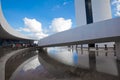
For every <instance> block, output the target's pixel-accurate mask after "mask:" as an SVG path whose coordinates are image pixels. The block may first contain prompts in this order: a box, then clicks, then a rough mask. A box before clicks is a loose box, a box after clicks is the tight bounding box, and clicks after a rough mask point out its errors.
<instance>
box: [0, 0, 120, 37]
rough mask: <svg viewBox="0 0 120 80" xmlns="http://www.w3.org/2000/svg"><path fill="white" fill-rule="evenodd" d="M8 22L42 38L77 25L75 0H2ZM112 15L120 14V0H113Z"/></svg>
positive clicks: (26, 33)
mask: <svg viewBox="0 0 120 80" xmlns="http://www.w3.org/2000/svg"><path fill="white" fill-rule="evenodd" d="M1 1H2V9H3V13H4V16H5V18H6V19H7V21H8V23H9V24H10V25H11V26H12V27H13V28H14V29H16V30H17V31H19V32H21V33H23V34H25V35H27V36H30V37H35V38H42V37H45V36H48V35H51V34H53V33H56V32H60V31H64V30H67V29H70V28H74V27H75V26H76V21H75V8H74V0H20V1H18V0H1ZM110 4H111V8H112V16H113V17H118V16H120V0H111V3H110Z"/></svg>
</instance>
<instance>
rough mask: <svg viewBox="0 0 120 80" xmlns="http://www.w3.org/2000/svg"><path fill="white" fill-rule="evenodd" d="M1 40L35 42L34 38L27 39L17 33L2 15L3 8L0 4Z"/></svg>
mask: <svg viewBox="0 0 120 80" xmlns="http://www.w3.org/2000/svg"><path fill="white" fill-rule="evenodd" d="M0 38H3V39H27V40H33V39H32V38H29V37H26V36H24V35H22V34H20V33H19V32H17V31H15V30H14V29H13V28H12V27H10V25H9V24H8V23H7V21H6V19H5V18H4V16H3V13H2V7H1V4H0Z"/></svg>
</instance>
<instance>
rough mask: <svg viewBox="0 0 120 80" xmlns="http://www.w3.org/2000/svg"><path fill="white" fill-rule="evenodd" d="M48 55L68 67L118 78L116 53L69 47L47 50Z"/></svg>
mask: <svg viewBox="0 0 120 80" xmlns="http://www.w3.org/2000/svg"><path fill="white" fill-rule="evenodd" d="M47 51H48V55H49V56H50V57H52V58H54V59H56V60H58V61H60V62H62V63H65V64H67V65H72V66H77V67H79V68H85V69H90V70H92V71H97V72H101V73H107V74H110V75H114V76H118V74H119V67H118V64H117V61H116V56H114V55H115V54H114V51H105V50H100V51H98V50H94V49H92V50H90V51H88V50H82V51H81V49H79V48H77V49H71V48H67V47H55V48H47Z"/></svg>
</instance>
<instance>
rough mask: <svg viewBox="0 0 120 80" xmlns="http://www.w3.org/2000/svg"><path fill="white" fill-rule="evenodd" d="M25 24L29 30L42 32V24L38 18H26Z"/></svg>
mask: <svg viewBox="0 0 120 80" xmlns="http://www.w3.org/2000/svg"><path fill="white" fill-rule="evenodd" d="M23 20H24V24H25V26H26V28H27V29H28V30H30V31H31V32H35V33H41V32H42V24H41V22H39V21H37V20H36V19H29V18H26V17H25V18H24V19H23Z"/></svg>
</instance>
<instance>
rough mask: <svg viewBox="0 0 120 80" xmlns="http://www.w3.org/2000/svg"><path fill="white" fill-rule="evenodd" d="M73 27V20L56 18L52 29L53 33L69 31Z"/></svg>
mask: <svg viewBox="0 0 120 80" xmlns="http://www.w3.org/2000/svg"><path fill="white" fill-rule="evenodd" d="M71 27H72V22H71V19H67V20H65V19H64V18H54V19H53V20H52V23H51V25H50V29H52V31H53V32H61V31H64V30H68V29H70V28H71Z"/></svg>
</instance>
